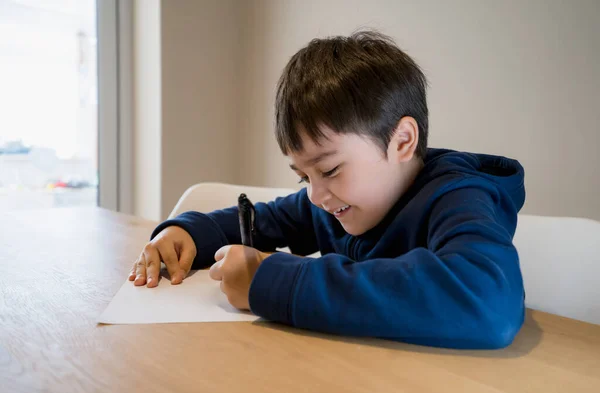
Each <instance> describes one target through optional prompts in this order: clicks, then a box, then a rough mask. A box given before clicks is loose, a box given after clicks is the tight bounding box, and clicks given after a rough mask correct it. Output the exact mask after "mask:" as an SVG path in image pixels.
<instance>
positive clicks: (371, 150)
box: [275, 32, 428, 235]
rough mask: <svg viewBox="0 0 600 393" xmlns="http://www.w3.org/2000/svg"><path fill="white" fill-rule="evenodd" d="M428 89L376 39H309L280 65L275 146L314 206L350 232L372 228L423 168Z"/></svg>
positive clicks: (362, 35) (395, 51)
mask: <svg viewBox="0 0 600 393" xmlns="http://www.w3.org/2000/svg"><path fill="white" fill-rule="evenodd" d="M426 85H427V82H426V79H425V76H424V75H423V73H422V71H421V70H420V68H419V67H418V65H417V64H416V63H415V62H414V61H413V60H412V59H411V58H410V57H409V56H408V55H406V54H405V53H404V52H402V51H401V50H400V49H399V48H398V47H396V46H395V44H394V43H393V42H392V40H391V39H390V38H388V37H386V36H384V35H381V34H379V33H375V32H359V33H356V34H353V35H352V36H350V37H332V38H327V39H315V40H313V41H311V42H310V43H309V44H308V46H306V47H305V48H303V49H301V50H300V51H299V52H297V53H296V54H295V55H294V56H293V57H292V58H291V60H290V61H289V63H288V64H287V66H286V67H285V69H284V71H283V74H282V76H281V78H280V80H279V84H278V88H277V98H276V105H275V112H276V131H275V132H276V137H277V142H278V143H279V147H280V148H281V150H282V152H283V153H284V154H285V155H287V156H288V157H289V158H290V159H291V161H292V162H291V165H290V166H291V167H292V169H294V170H295V171H296V173H298V175H299V176H300V177H301V179H302V180H304V181H306V182H308V183H309V184H308V193H309V194H308V195H309V197H310V199H311V201H312V203H314V204H315V205H317V206H319V207H321V208H323V209H325V210H327V211H329V212H330V213H332V214H334V215H335V216H336V218H338V220H339V221H340V223H341V224H342V226H343V227H344V229H345V230H346V231H347V232H348V233H350V234H353V235H360V234H362V233H364V232H366V231H367V230H369V229H371V228H373V227H374V226H375V225H377V224H378V223H379V222H380V221H381V220H382V219H383V217H384V216H385V215H386V214H387V212H388V211H389V210H390V209H391V207H392V206H393V205H394V203H395V202H396V201H397V200H398V198H400V196H401V195H402V194H403V193H404V192H405V191H406V189H407V188H408V187H409V186H410V184H411V183H412V181H413V180H414V177H415V176H416V174H417V173H418V171H419V169H420V167H421V166H422V158H423V157H424V156H425V152H426V149H427V126H428V120H427V115H428V112H427V102H426ZM334 169H335V170H334ZM345 206H350V208H349V209H346V210H345V211H343V212H341V214H340V213H339V212H338V211H336V210H338V209H340V208H343V207H345Z"/></svg>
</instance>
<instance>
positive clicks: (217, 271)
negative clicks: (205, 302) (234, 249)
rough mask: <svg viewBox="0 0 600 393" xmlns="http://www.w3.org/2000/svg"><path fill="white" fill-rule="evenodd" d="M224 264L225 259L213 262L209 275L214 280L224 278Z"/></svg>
mask: <svg viewBox="0 0 600 393" xmlns="http://www.w3.org/2000/svg"><path fill="white" fill-rule="evenodd" d="M222 265H223V260H221V261H219V262H217V263H215V264H213V265H212V266H211V267H210V270H209V271H208V276H209V277H210V278H212V279H213V280H222V279H223V271H222V269H221V267H222Z"/></svg>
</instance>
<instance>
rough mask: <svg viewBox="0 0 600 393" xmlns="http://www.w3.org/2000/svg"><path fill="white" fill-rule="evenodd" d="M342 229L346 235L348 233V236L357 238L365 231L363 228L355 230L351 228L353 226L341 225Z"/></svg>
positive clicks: (353, 227)
mask: <svg viewBox="0 0 600 393" xmlns="http://www.w3.org/2000/svg"><path fill="white" fill-rule="evenodd" d="M342 228H344V230H345V231H346V233H348V234H349V235H352V236H359V235H362V234H363V233H365V232H366V230H365V229H364V228H357V227H356V226H353V225H344V224H342Z"/></svg>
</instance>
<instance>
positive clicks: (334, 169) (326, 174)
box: [323, 165, 340, 177]
mask: <svg viewBox="0 0 600 393" xmlns="http://www.w3.org/2000/svg"><path fill="white" fill-rule="evenodd" d="M339 167H340V166H339V165H338V166H336V167H335V168H333V169H332V170H330V171H329V172H324V173H323V177H331V176H333V175H335V173H336V172H337V170H338V168H339Z"/></svg>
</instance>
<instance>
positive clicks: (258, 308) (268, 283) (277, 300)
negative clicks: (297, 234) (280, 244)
mask: <svg viewBox="0 0 600 393" xmlns="http://www.w3.org/2000/svg"><path fill="white" fill-rule="evenodd" d="M306 259H307V258H303V257H298V256H296V255H292V254H288V253H285V252H276V253H273V254H272V255H270V256H268V257H267V258H265V259H264V260H263V261H262V263H261V264H260V266H259V268H258V270H257V271H256V274H255V275H254V279H253V280H252V283H251V285H250V292H249V299H248V302H249V304H250V310H251V311H252V312H253V313H254V314H256V315H258V316H260V317H262V318H265V319H268V320H270V321H275V322H281V323H285V324H288V325H293V324H294V321H293V315H292V302H293V293H294V288H295V286H296V284H297V281H298V277H299V275H300V274H301V272H302V266H303V264H304V263H306Z"/></svg>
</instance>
